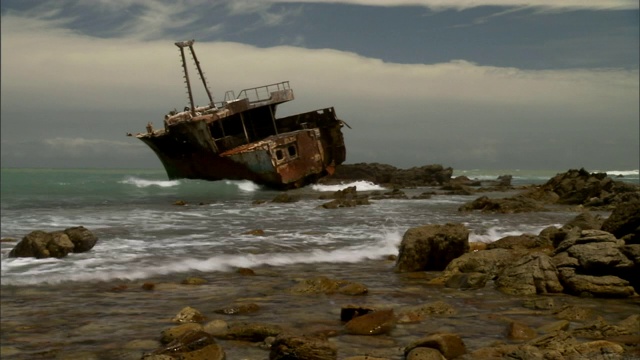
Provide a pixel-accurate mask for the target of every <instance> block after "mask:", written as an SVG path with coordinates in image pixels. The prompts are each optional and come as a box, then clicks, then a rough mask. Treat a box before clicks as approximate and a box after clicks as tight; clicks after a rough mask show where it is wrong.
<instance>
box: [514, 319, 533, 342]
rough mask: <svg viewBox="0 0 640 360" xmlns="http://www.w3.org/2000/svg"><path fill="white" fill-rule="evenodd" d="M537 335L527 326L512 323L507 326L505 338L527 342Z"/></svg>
mask: <svg viewBox="0 0 640 360" xmlns="http://www.w3.org/2000/svg"><path fill="white" fill-rule="evenodd" d="M537 335H538V333H537V332H536V331H535V330H534V329H532V328H530V327H529V326H527V325H525V324H523V323H519V322H516V321H512V322H510V323H509V325H508V326H507V338H509V339H511V340H528V339H533V338H535V337H536V336H537Z"/></svg>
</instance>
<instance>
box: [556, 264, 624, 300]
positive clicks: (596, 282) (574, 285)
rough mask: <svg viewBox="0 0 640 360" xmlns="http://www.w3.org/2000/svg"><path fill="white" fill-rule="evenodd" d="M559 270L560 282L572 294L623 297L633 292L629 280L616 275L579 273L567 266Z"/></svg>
mask: <svg viewBox="0 0 640 360" xmlns="http://www.w3.org/2000/svg"><path fill="white" fill-rule="evenodd" d="M559 270H560V280H561V282H562V284H563V285H564V287H565V289H566V290H567V291H568V292H569V293H570V294H573V295H580V296H595V297H616V298H623V297H630V296H633V295H634V294H635V291H634V289H633V287H631V286H630V285H629V282H628V281H626V280H623V279H621V278H619V277H617V276H611V275H605V276H591V275H580V274H577V273H576V271H575V270H574V269H572V268H568V267H565V268H560V269H559Z"/></svg>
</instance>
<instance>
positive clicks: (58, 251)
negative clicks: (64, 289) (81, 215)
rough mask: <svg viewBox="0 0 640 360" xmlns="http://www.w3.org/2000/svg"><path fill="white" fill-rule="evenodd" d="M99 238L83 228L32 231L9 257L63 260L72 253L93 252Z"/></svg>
mask: <svg viewBox="0 0 640 360" xmlns="http://www.w3.org/2000/svg"><path fill="white" fill-rule="evenodd" d="M97 241H98V238H97V237H96V236H95V235H94V234H93V233H92V232H91V231H89V230H87V229H86V228H85V227H83V226H75V227H70V228H67V229H65V230H63V231H53V232H45V231H41V230H36V231H32V232H31V233H29V234H27V235H26V236H25V237H24V238H22V240H21V241H20V242H19V243H18V244H16V246H15V247H14V248H13V249H12V250H11V251H10V252H9V257H35V258H38V259H43V258H48V257H56V258H62V257H65V256H67V255H68V254H69V253H71V252H76V253H80V252H86V251H89V250H91V249H92V248H93V247H94V246H95V244H96V242H97Z"/></svg>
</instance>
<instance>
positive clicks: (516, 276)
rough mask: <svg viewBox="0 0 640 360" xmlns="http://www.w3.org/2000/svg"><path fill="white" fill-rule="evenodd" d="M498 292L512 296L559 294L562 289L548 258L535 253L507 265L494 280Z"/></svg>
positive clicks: (554, 268)
mask: <svg viewBox="0 0 640 360" xmlns="http://www.w3.org/2000/svg"><path fill="white" fill-rule="evenodd" d="M496 287H497V289H498V290H500V291H502V292H504V293H507V294H513V295H535V294H547V293H559V292H562V290H563V288H562V285H561V284H560V281H559V280H558V274H557V271H556V267H555V266H554V265H553V263H552V262H551V259H550V258H549V256H547V255H545V254H540V253H535V254H530V255H527V256H525V257H523V258H520V259H519V260H518V261H516V262H515V263H513V264H512V265H509V266H508V267H507V268H506V269H504V271H503V272H502V274H500V276H498V279H497V280H496Z"/></svg>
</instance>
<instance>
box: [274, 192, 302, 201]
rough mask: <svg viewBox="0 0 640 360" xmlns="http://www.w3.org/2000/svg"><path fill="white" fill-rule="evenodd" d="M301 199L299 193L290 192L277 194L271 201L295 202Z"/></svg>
mask: <svg viewBox="0 0 640 360" xmlns="http://www.w3.org/2000/svg"><path fill="white" fill-rule="evenodd" d="M299 200H300V196H298V195H291V194H289V193H286V192H285V193H281V194H278V195H276V197H274V198H273V199H272V200H271V202H274V203H294V202H297V201H299Z"/></svg>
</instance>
